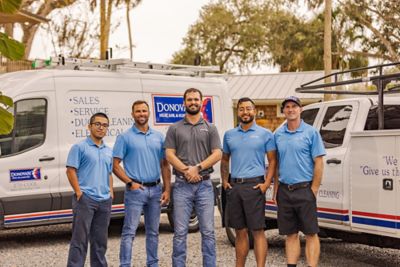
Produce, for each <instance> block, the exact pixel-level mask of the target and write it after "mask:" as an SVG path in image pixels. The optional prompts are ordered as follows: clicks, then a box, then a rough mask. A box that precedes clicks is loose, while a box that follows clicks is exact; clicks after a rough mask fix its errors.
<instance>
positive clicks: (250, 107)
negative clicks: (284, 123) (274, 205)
mask: <svg viewBox="0 0 400 267" xmlns="http://www.w3.org/2000/svg"><path fill="white" fill-rule="evenodd" d="M255 114H256V107H255V105H254V102H253V100H251V99H250V98H247V97H244V98H241V99H239V101H238V104H237V115H238V119H239V122H240V123H239V126H238V127H236V128H234V129H232V130H229V131H227V132H226V133H225V135H224V145H223V155H222V160H221V176H222V186H223V187H224V189H225V190H226V195H227V204H226V215H227V218H228V222H227V225H228V226H229V227H232V228H234V229H235V232H236V241H235V250H236V266H237V267H244V266H245V263H246V257H247V254H248V252H249V241H248V231H251V232H252V234H253V237H254V254H255V256H256V261H257V266H260V267H261V266H265V262H266V256H267V240H266V239H265V235H264V228H265V215H264V209H265V192H266V191H267V189H268V188H269V187H270V185H271V181H272V177H273V176H274V172H275V168H276V153H275V150H276V148H275V141H274V136H273V134H272V132H271V131H270V130H267V129H265V128H263V127H260V126H258V125H257V124H256V122H255ZM265 156H267V158H268V168H267V169H266V162H265ZM230 159H232V164H231V176H232V177H231V179H230V180H229V179H228V178H229V161H230ZM266 170H267V171H266Z"/></svg>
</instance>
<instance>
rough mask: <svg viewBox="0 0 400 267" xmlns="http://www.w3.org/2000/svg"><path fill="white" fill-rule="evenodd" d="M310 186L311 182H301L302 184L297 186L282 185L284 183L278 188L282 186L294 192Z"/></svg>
mask: <svg viewBox="0 0 400 267" xmlns="http://www.w3.org/2000/svg"><path fill="white" fill-rule="evenodd" d="M310 185H311V182H302V183H297V184H284V183H279V186H284V187H285V188H287V189H288V190H289V191H294V190H297V189H300V188H306V187H309V186H310Z"/></svg>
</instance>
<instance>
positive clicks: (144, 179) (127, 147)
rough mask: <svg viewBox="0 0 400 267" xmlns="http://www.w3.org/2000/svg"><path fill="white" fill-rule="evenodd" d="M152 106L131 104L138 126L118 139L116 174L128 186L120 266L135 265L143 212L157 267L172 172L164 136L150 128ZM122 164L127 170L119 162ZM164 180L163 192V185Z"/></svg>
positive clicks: (151, 259)
mask: <svg viewBox="0 0 400 267" xmlns="http://www.w3.org/2000/svg"><path fill="white" fill-rule="evenodd" d="M149 115H150V112H149V105H148V104H147V102H145V101H142V100H138V101H136V102H134V103H133V105H132V117H133V119H134V121H135V124H134V125H133V126H132V128H131V129H128V130H127V131H125V132H124V133H123V134H121V135H120V136H118V137H117V140H116V142H115V145H114V151H113V157H114V173H115V175H116V176H117V177H118V178H119V179H120V180H121V181H123V182H124V183H125V184H126V190H125V219H124V226H123V228H122V235H121V247H120V255H119V259H120V266H132V264H131V257H132V243H133V240H134V238H135V235H136V229H137V227H138V225H139V222H140V216H141V214H142V212H143V213H144V220H145V229H146V253H147V263H146V265H147V266H158V251H157V250H158V228H159V223H160V212H161V205H164V204H167V203H168V202H169V197H170V181H171V171H170V166H169V164H168V162H167V161H166V160H165V158H164V150H163V145H164V136H163V135H162V134H161V133H160V132H158V131H156V130H154V129H152V128H150V127H149V124H148V121H149ZM121 161H122V162H123V164H124V168H122V167H121V165H120V162H121ZM160 174H161V175H162V178H163V184H164V192H162V186H161V184H160Z"/></svg>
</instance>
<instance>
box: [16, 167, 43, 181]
mask: <svg viewBox="0 0 400 267" xmlns="http://www.w3.org/2000/svg"><path fill="white" fill-rule="evenodd" d="M41 178H42V176H41V174H40V168H33V169H20V170H10V181H11V182H17V181H29V180H40V179H41Z"/></svg>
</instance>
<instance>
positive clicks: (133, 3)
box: [125, 0, 142, 60]
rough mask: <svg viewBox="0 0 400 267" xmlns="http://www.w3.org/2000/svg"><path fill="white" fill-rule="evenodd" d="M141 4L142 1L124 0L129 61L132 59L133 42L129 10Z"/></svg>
mask: <svg viewBox="0 0 400 267" xmlns="http://www.w3.org/2000/svg"><path fill="white" fill-rule="evenodd" d="M141 2H142V0H125V5H126V24H127V26H128V41H129V56H130V59H131V60H132V59H133V40H132V30H131V18H130V11H131V9H133V8H135V7H136V6H138V5H139V4H140V3H141Z"/></svg>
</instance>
